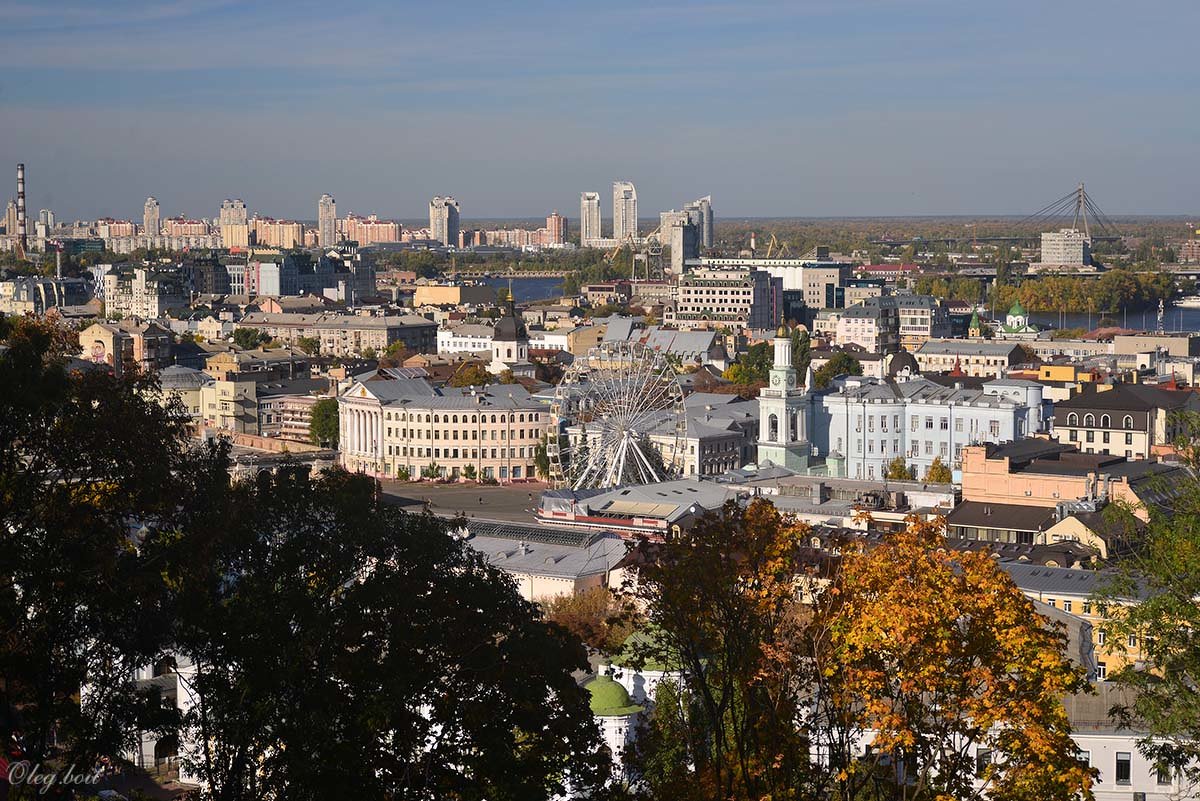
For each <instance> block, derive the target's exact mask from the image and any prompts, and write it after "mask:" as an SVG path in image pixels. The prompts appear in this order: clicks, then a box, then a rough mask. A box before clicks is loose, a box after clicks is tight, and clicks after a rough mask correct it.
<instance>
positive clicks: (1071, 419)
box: [1067, 412, 1079, 426]
mask: <svg viewBox="0 0 1200 801" xmlns="http://www.w3.org/2000/svg"><path fill="white" fill-rule="evenodd" d="M1067 425H1069V426H1077V425H1079V415H1077V414H1075V412H1071V413H1070V414H1068V415H1067Z"/></svg>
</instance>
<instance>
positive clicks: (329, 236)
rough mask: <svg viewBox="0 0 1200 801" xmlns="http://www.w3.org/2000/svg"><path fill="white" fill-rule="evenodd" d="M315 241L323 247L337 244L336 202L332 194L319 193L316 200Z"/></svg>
mask: <svg viewBox="0 0 1200 801" xmlns="http://www.w3.org/2000/svg"><path fill="white" fill-rule="evenodd" d="M317 242H318V243H319V244H320V245H321V247H323V248H331V247H333V246H334V245H336V244H337V202H336V201H335V200H334V199H333V195H329V194H325V195H321V199H320V200H319V201H317Z"/></svg>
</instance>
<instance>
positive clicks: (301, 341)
mask: <svg viewBox="0 0 1200 801" xmlns="http://www.w3.org/2000/svg"><path fill="white" fill-rule="evenodd" d="M296 347H298V348H299V349H300V350H302V351H304V352H305V353H307V354H308V355H309V356H316V355H317V354H318V353H320V352H321V340H319V339H317V338H316V337H297V338H296Z"/></svg>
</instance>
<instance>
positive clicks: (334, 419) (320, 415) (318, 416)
mask: <svg viewBox="0 0 1200 801" xmlns="http://www.w3.org/2000/svg"><path fill="white" fill-rule="evenodd" d="M339 436H340V428H339V426H338V402H337V398H321V400H319V401H317V402H316V403H314V404H313V408H312V417H311V418H310V419H309V423H308V438H309V440H310V441H311V442H312V444H314V445H320V446H321V447H323V448H337V446H338V437H339Z"/></svg>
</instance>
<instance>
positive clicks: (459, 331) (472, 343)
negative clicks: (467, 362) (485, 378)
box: [437, 323, 495, 353]
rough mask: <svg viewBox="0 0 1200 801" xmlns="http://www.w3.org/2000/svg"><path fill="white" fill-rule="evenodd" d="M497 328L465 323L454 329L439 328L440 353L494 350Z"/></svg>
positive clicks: (438, 346) (438, 349)
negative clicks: (493, 338)
mask: <svg viewBox="0 0 1200 801" xmlns="http://www.w3.org/2000/svg"><path fill="white" fill-rule="evenodd" d="M494 333H495V328H493V327H492V326H490V325H481V324H479V323H463V324H461V325H456V326H454V327H453V328H439V329H438V332H437V352H438V353H478V352H480V351H490V350H491V349H492V335H493V334H494Z"/></svg>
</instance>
